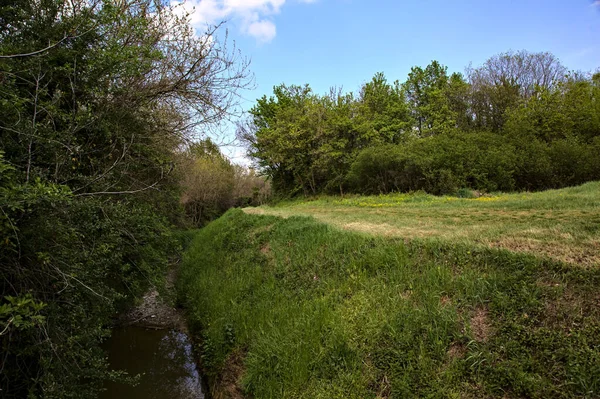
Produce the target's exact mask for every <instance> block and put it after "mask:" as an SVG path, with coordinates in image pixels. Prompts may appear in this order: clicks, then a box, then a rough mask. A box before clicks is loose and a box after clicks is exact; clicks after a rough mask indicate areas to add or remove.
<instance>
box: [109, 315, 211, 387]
mask: <svg viewBox="0 0 600 399" xmlns="http://www.w3.org/2000/svg"><path fill="white" fill-rule="evenodd" d="M105 349H106V350H107V351H108V355H109V357H108V359H109V362H110V364H111V367H112V368H113V369H116V370H125V371H127V372H128V373H129V375H131V376H135V375H137V374H142V377H141V379H140V381H139V384H138V385H137V386H135V387H134V386H131V385H127V384H121V383H114V382H107V383H106V384H105V388H106V389H107V390H106V391H105V392H104V393H103V394H101V395H100V399H138V398H139V399H142V398H144V399H204V393H203V387H202V379H201V377H200V374H199V373H198V369H197V368H196V362H195V360H194V356H193V353H192V343H191V341H190V338H189V337H188V335H187V334H185V333H182V332H180V331H177V330H175V329H149V328H143V327H138V326H127V327H118V328H116V329H114V330H113V333H112V336H111V338H110V339H109V340H107V341H106V343H105Z"/></svg>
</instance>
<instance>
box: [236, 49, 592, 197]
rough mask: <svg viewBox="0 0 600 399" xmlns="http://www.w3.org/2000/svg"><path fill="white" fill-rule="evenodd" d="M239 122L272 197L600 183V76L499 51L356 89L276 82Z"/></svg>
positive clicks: (544, 56) (378, 78)
mask: <svg viewBox="0 0 600 399" xmlns="http://www.w3.org/2000/svg"><path fill="white" fill-rule="evenodd" d="M249 114H250V116H249V118H248V119H247V120H245V121H244V122H243V123H240V124H239V125H238V137H239V138H240V139H241V140H242V141H243V142H244V143H245V144H246V145H247V148H248V154H249V156H250V157H251V158H252V159H254V161H255V162H256V164H257V166H258V167H259V168H260V170H261V171H262V172H263V173H264V174H265V175H267V176H268V177H269V178H270V179H271V180H272V185H273V189H274V190H275V192H276V193H278V194H279V195H298V194H303V195H314V194H319V193H339V194H343V193H344V192H348V191H350V192H356V193H384V192H390V191H412V190H425V191H428V192H431V193H436V194H439V193H451V192H454V191H456V190H457V189H460V188H472V189H477V190H483V191H495V190H506V191H513V190H542V189H548V188H558V187H564V186H569V185H574V184H580V183H583V182H585V181H589V180H594V179H599V178H600V155H599V154H600V72H596V73H594V74H592V73H582V72H573V71H568V70H567V69H566V68H565V67H564V66H563V65H562V64H561V63H560V61H559V60H558V59H557V58H556V57H555V56H554V55H552V54H550V53H547V52H541V53H530V52H527V51H524V50H523V51H518V52H512V51H510V52H506V53H502V54H498V55H495V56H493V57H491V58H490V59H489V60H487V61H486V62H485V63H484V64H483V65H481V66H479V67H477V68H472V67H469V68H467V70H466V74H465V75H463V74H460V73H452V74H450V73H448V70H447V68H446V67H445V66H443V65H441V64H440V63H439V62H437V61H432V62H431V63H430V64H429V65H428V66H426V67H425V68H422V67H418V66H415V67H413V68H411V71H410V73H409V74H408V77H407V79H406V81H404V82H400V81H397V80H396V81H394V82H389V81H388V80H387V78H386V77H385V75H384V74H383V73H381V72H380V73H377V74H375V76H374V77H373V78H372V79H371V80H370V81H369V82H367V83H365V84H363V85H362V87H361V88H360V90H359V91H358V93H356V94H355V93H352V92H350V93H344V92H342V91H341V90H339V89H335V88H332V89H331V90H330V92H329V93H327V94H325V95H318V94H315V93H314V92H313V91H312V89H311V88H310V86H309V85H304V86H296V85H291V86H287V85H285V84H282V85H279V86H276V87H274V89H273V95H272V96H270V97H267V96H263V97H262V98H260V99H258V101H257V103H256V105H255V106H254V107H253V108H252V109H251V110H250V112H249Z"/></svg>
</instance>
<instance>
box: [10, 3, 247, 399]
mask: <svg viewBox="0 0 600 399" xmlns="http://www.w3.org/2000/svg"><path fill="white" fill-rule="evenodd" d="M188 22H189V21H188V17H187V16H185V15H181V13H180V12H179V11H178V10H176V9H175V8H174V7H171V6H170V5H169V4H166V2H161V1H158V0H157V1H153V0H132V1H128V2H113V1H101V0H92V1H89V0H73V1H60V0H42V1H35V2H34V1H24V2H8V3H7V2H4V3H2V4H1V5H0V80H1V81H2V89H1V90H0V149H2V150H3V151H4V160H3V161H0V173H1V174H2V176H1V177H0V196H1V198H0V199H1V201H0V208H1V212H0V215H2V216H0V223H1V225H2V227H0V233H1V234H2V236H1V237H0V240H1V241H2V244H1V245H2V246H3V248H2V251H1V253H0V275H1V276H2V282H1V285H0V287H1V292H0V301H1V302H0V308H1V309H2V310H1V311H0V322H1V323H2V324H0V332H2V334H0V347H1V348H2V353H3V357H2V364H1V366H0V368H1V370H2V373H1V374H0V389H1V390H2V394H3V397H7V398H11V397H18V398H21V397H27V395H29V396H31V397H37V396H44V397H49V398H53V397H56V398H68V397H86V398H87V397H90V396H93V394H94V392H96V391H97V389H98V388H99V387H100V384H101V381H102V379H103V378H105V377H106V376H107V374H106V364H105V360H104V358H105V357H104V355H103V353H102V351H101V350H100V348H99V342H100V341H101V340H102V339H103V338H104V337H105V336H106V329H105V327H106V325H107V324H108V321H109V319H110V317H111V316H112V315H113V314H114V312H115V311H116V310H117V309H118V308H119V307H120V306H122V305H123V304H124V303H125V302H127V301H130V300H131V299H132V298H134V297H135V296H136V295H138V294H140V293H141V292H142V291H143V289H144V288H145V286H147V284H148V283H149V282H150V283H153V284H157V285H158V284H159V283H160V280H161V278H162V276H163V275H164V272H165V270H166V265H167V260H168V258H169V256H171V255H172V253H173V250H174V249H175V246H174V241H173V240H171V239H170V238H169V236H170V233H169V223H168V220H167V218H169V219H171V220H172V221H173V220H177V216H178V210H179V206H178V205H177V201H178V199H177V195H178V193H177V183H178V182H177V181H176V176H175V174H174V173H172V170H173V168H174V165H175V157H174V153H175V152H176V151H177V149H178V148H180V146H181V145H182V142H183V141H185V140H187V139H188V137H189V136H190V134H191V132H192V130H193V128H195V127H198V126H199V125H201V126H207V125H209V124H211V123H214V122H217V121H219V120H220V119H222V118H223V117H224V116H225V115H226V114H227V113H228V112H231V110H232V106H234V105H235V101H236V98H237V97H236V96H235V92H236V90H237V89H239V88H242V87H244V86H245V85H246V84H247V72H246V66H247V64H246V63H245V62H244V60H241V59H239V56H238V55H237V53H236V52H235V51H233V50H230V49H228V48H227V47H226V45H225V42H222V41H220V40H219V39H218V35H217V32H216V28H213V29H209V30H208V31H207V32H205V33H204V34H203V35H201V36H197V35H196V34H195V32H194V30H193V28H192V27H191V26H190V24H189V23H188ZM17 317H19V318H20V320H21V322H19V323H17V322H16V320H18V318H17Z"/></svg>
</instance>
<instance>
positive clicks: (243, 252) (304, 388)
mask: <svg viewBox="0 0 600 399" xmlns="http://www.w3.org/2000/svg"><path fill="white" fill-rule="evenodd" d="M599 226H600V184H599V183H589V184H585V185H583V186H579V187H575V188H568V189H563V190H556V191H547V192H541V193H535V194H510V195H509V194H498V195H492V196H483V197H479V198H470V199H467V198H456V197H433V196H429V195H425V194H420V193H416V194H390V195H386V196H373V197H346V198H343V199H342V198H339V197H324V198H320V199H316V200H312V201H295V202H288V203H282V204H279V205H277V206H273V207H260V208H249V209H245V210H243V211H242V210H230V211H229V212H227V213H226V214H225V215H224V216H223V217H221V218H220V219H218V220H217V221H214V222H212V223H211V224H209V225H208V226H207V227H205V228H204V229H202V230H200V231H199V233H198V234H197V236H196V237H195V239H194V241H193V242H192V243H191V244H190V246H189V248H188V250H187V253H186V256H185V259H184V261H183V264H182V268H181V276H180V278H179V283H178V284H179V285H178V293H179V297H180V302H181V303H182V304H183V305H184V306H185V308H186V309H187V312H188V318H189V320H190V327H191V329H192V332H193V333H194V334H195V335H196V337H197V338H198V342H199V344H198V345H199V347H198V349H199V353H200V354H201V358H202V366H203V368H204V370H205V372H206V373H207V375H208V376H209V378H210V380H211V385H212V392H213V395H214V397H216V398H219V397H237V398H241V397H253V398H593V397H598V396H599V395H600V306H599V305H600V294H599V291H598V286H599V283H600V271H599V268H598V248H599V247H598V245H599V242H600V241H599V239H600V227H599Z"/></svg>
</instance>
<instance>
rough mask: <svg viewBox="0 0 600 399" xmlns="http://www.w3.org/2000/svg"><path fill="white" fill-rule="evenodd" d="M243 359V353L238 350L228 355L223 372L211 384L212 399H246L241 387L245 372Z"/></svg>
mask: <svg viewBox="0 0 600 399" xmlns="http://www.w3.org/2000/svg"><path fill="white" fill-rule="evenodd" d="M245 357H246V353H245V351H243V350H239V349H238V350H236V351H234V352H232V353H231V354H230V355H229V357H228V358H227V360H226V361H225V366H224V367H223V372H222V373H221V374H219V378H218V379H216V380H215V381H214V382H213V383H212V384H211V389H210V393H211V397H212V398H213V399H244V398H246V396H245V395H244V391H243V389H242V385H241V382H242V377H243V376H244V372H245V370H246V369H245V367H244V359H245Z"/></svg>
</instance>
